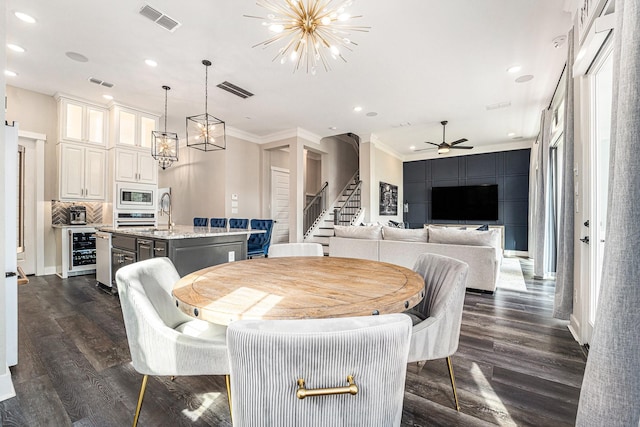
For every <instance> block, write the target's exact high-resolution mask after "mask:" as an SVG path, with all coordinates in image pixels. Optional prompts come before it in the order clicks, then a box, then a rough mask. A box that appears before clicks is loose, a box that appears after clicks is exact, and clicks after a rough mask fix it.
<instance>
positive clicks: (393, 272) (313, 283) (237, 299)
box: [173, 257, 424, 325]
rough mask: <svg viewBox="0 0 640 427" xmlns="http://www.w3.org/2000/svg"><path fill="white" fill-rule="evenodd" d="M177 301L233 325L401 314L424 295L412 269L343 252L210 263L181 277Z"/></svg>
mask: <svg viewBox="0 0 640 427" xmlns="http://www.w3.org/2000/svg"><path fill="white" fill-rule="evenodd" d="M173 296H174V299H175V301H176V306H177V307H178V308H179V309H180V310H182V311H183V312H185V313H186V314H188V315H190V316H193V317H195V318H198V319H202V320H206V321H209V322H212V323H217V324H221V325H228V324H229V323H231V322H233V321H234V320H240V319H264V320H267V319H269V320H274V319H319V318H330V317H351V316H369V315H376V314H388V313H401V312H403V311H405V310H407V309H408V308H412V307H414V306H415V305H417V304H418V303H419V302H420V301H421V300H422V298H423V297H424V281H423V279H422V277H421V276H420V275H419V274H418V273H416V272H414V271H412V270H409V269H408V268H404V267H400V266H398V265H393V264H388V263H384V262H378V261H370V260H363V259H353V258H337V257H284V258H259V259H250V260H245V261H237V262H231V263H225V264H219V265H216V266H213V267H208V268H205V269H202V270H199V271H196V272H193V273H191V274H188V275H186V276H184V277H183V278H182V279H180V280H179V281H178V282H177V283H176V285H175V286H174V288H173Z"/></svg>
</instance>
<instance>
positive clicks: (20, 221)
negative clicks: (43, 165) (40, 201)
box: [16, 137, 38, 275]
mask: <svg viewBox="0 0 640 427" xmlns="http://www.w3.org/2000/svg"><path fill="white" fill-rule="evenodd" d="M36 154H37V149H36V141H34V140H33V139H29V138H23V137H20V138H19V139H18V160H17V161H18V168H17V169H18V186H17V190H18V191H17V207H18V209H17V230H16V236H17V237H18V239H17V240H18V242H17V246H18V266H19V267H20V268H22V270H23V271H24V272H25V274H27V275H32V274H36V261H37V250H36V248H37V244H36V230H37V222H36V204H37V200H36V190H37V185H38V180H37V176H36V168H37V166H36Z"/></svg>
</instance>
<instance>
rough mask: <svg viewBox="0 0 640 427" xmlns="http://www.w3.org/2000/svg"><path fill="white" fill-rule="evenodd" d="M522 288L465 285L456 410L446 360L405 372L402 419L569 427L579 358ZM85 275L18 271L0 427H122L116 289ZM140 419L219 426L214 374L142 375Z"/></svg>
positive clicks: (224, 416)
mask: <svg viewBox="0 0 640 427" xmlns="http://www.w3.org/2000/svg"><path fill="white" fill-rule="evenodd" d="M521 264H522V265H523V271H524V274H525V278H526V283H527V289H528V291H527V292H516V291H507V290H498V291H497V292H496V293H495V295H486V294H475V293H471V292H467V295H466V299H465V308H464V314H463V321H462V331H461V336H460V346H459V348H458V352H457V353H456V354H455V355H454V356H453V357H452V360H453V365H454V370H455V375H456V385H457V388H458V396H459V400H460V407H461V410H460V412H459V413H458V412H456V411H455V409H454V408H453V396H452V394H451V385H450V383H449V377H448V373H447V367H446V362H445V361H444V360H435V361H430V362H428V363H427V364H426V365H425V366H424V367H423V368H422V369H419V368H418V367H417V365H416V364H410V365H409V366H408V370H407V381H406V393H405V401H404V414H403V422H402V425H403V426H415V427H419V426H456V425H458V426H479V425H518V426H565V425H566V426H570V425H573V424H574V421H575V415H576V410H577V405H578V397H579V393H580V385H581V383H582V376H583V371H584V364H585V357H584V355H583V353H582V350H581V348H580V346H579V345H578V343H576V342H575V341H574V340H573V338H572V337H571V334H570V333H569V331H568V329H567V323H566V322H563V321H560V320H556V319H553V318H552V317H551V308H552V304H553V292H554V283H553V282H552V281H542V280H533V279H531V277H532V268H531V263H530V261H528V260H521ZM94 283H95V278H94V277H93V276H80V277H75V278H70V279H65V280H62V279H59V278H58V277H57V276H44V277H30V283H29V284H28V285H24V286H21V287H20V288H19V338H20V339H19V342H20V344H19V364H18V365H17V366H15V367H13V368H12V369H11V371H12V377H13V382H14V386H15V389H16V393H17V396H16V397H15V398H12V399H9V400H6V401H4V402H0V421H1V423H2V424H1V425H2V426H78V427H79V426H127V425H131V421H132V418H133V413H134V409H135V405H136V399H137V395H138V390H139V387H140V381H141V379H142V376H141V375H139V374H138V373H137V372H135V370H134V369H133V368H132V366H131V364H130V359H129V349H128V345H127V341H126V335H125V331H124V326H123V322H122V314H121V311H120V305H119V301H118V298H117V297H114V296H111V295H108V294H106V293H104V292H102V291H100V290H98V289H97V288H96V287H95V286H94ZM139 425H141V426H180V425H185V426H187V425H188V426H230V421H229V407H228V404H227V397H226V388H225V381H224V377H214V376H200V377H178V378H176V379H175V381H171V380H170V378H168V377H150V379H149V384H148V387H147V394H146V398H145V401H144V406H143V409H142V414H141V417H140V423H139Z"/></svg>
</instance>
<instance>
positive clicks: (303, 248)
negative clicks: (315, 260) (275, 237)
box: [269, 243, 324, 258]
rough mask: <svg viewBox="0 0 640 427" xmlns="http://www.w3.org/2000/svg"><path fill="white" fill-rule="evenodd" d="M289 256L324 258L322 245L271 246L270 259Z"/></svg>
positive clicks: (287, 244)
mask: <svg viewBox="0 0 640 427" xmlns="http://www.w3.org/2000/svg"><path fill="white" fill-rule="evenodd" d="M288 256H324V253H323V252H322V245H321V244H320V243H278V244H277V245H271V246H269V258H280V257H288Z"/></svg>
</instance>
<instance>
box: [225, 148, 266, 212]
mask: <svg viewBox="0 0 640 427" xmlns="http://www.w3.org/2000/svg"><path fill="white" fill-rule="evenodd" d="M226 151H227V153H226V154H227V159H226V160H227V162H226V166H227V169H226V174H225V183H226V194H225V212H226V216H227V217H229V218H230V217H240V218H249V219H252V218H262V217H263V216H262V214H261V212H262V209H261V207H262V204H261V194H260V188H261V184H262V183H261V179H262V178H261V176H262V175H261V173H260V146H258V145H257V144H254V143H252V142H247V141H244V140H241V139H238V138H233V137H231V138H230V137H227V150H226ZM233 194H235V195H237V196H238V199H237V200H236V202H237V204H238V206H237V209H238V212H237V213H233V212H232V210H233V206H232V204H233V202H234V201H233V200H232V198H231V197H232V195H233Z"/></svg>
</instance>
